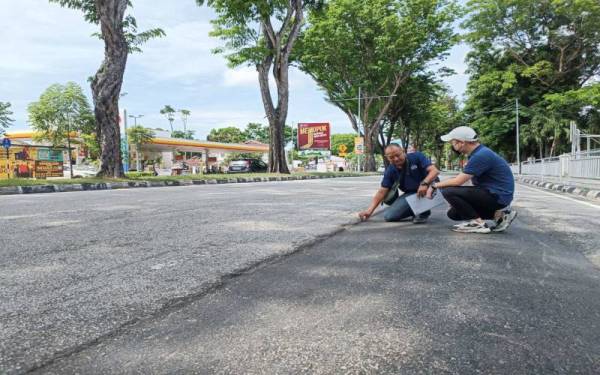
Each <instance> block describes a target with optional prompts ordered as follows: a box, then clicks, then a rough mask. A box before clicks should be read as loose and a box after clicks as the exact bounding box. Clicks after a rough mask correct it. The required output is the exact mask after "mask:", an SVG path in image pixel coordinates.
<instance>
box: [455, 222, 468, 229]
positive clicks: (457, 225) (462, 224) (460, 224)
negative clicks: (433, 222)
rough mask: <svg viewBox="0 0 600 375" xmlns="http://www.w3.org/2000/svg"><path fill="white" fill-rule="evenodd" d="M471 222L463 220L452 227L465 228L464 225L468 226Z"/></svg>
mask: <svg viewBox="0 0 600 375" xmlns="http://www.w3.org/2000/svg"><path fill="white" fill-rule="evenodd" d="M470 223H471V222H470V221H465V222H463V223H459V224H454V225H453V226H452V228H463V227H466V226H468V225H469V224H470Z"/></svg>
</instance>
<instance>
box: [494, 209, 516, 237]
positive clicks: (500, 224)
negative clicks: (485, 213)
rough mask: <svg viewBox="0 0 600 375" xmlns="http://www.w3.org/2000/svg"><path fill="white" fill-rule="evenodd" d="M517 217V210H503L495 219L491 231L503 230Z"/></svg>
mask: <svg viewBox="0 0 600 375" xmlns="http://www.w3.org/2000/svg"><path fill="white" fill-rule="evenodd" d="M516 217H517V211H515V210H511V211H508V212H504V213H503V215H502V217H501V218H500V219H499V220H498V221H496V226H495V227H494V228H492V232H504V231H505V230H506V229H507V228H508V227H509V226H510V224H512V222H513V221H514V220H515V218H516Z"/></svg>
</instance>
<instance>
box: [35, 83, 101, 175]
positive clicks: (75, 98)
mask: <svg viewBox="0 0 600 375" xmlns="http://www.w3.org/2000/svg"><path fill="white" fill-rule="evenodd" d="M28 112H29V123H30V124H31V126H32V127H33V128H34V129H35V130H36V131H37V132H38V135H37V136H36V139H39V140H45V141H48V142H50V143H51V144H52V145H53V146H54V147H58V146H64V145H65V144H66V145H67V147H68V149H69V152H67V155H68V159H69V165H70V166H71V168H70V169H71V178H72V177H73V167H72V162H71V152H70V148H71V138H72V135H71V133H72V132H78V133H84V134H92V133H93V132H94V130H95V128H96V126H95V123H94V114H93V113H92V111H91V109H90V105H89V103H88V100H87V97H86V96H85V94H84V93H83V90H82V89H81V87H80V86H79V85H77V84H76V83H75V82H68V83H67V84H66V85H64V86H63V85H59V84H54V85H52V86H50V87H48V88H47V89H46V91H44V92H43V93H42V95H41V96H40V98H39V100H38V101H37V102H33V103H31V104H30V105H29V107H28Z"/></svg>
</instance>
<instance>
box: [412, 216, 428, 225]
mask: <svg viewBox="0 0 600 375" xmlns="http://www.w3.org/2000/svg"><path fill="white" fill-rule="evenodd" d="M427 218H428V217H427V216H419V215H417V216H415V217H413V224H425V223H426V222H427Z"/></svg>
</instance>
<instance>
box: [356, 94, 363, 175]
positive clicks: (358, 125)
mask: <svg viewBox="0 0 600 375" xmlns="http://www.w3.org/2000/svg"><path fill="white" fill-rule="evenodd" d="M360 99H361V87H360V86H359V87H358V119H357V121H356V127H357V128H358V136H359V137H360V123H361V117H360V109H361V108H360V107H361V102H362V101H361V100H360ZM363 145H364V141H363ZM363 149H364V146H363ZM357 156H358V171H359V172H361V170H360V159H361V157H360V155H357Z"/></svg>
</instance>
